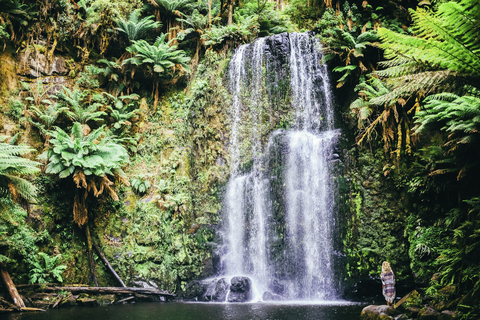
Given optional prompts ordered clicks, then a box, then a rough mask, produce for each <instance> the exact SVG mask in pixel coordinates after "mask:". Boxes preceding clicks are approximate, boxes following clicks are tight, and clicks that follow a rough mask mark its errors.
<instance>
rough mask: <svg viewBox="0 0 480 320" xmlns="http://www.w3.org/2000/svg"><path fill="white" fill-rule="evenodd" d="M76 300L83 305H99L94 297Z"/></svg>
mask: <svg viewBox="0 0 480 320" xmlns="http://www.w3.org/2000/svg"><path fill="white" fill-rule="evenodd" d="M76 302H77V303H78V304H80V305H81V306H89V307H92V306H97V305H98V303H97V300H96V299H92V298H89V297H83V298H78V299H77V300H76Z"/></svg>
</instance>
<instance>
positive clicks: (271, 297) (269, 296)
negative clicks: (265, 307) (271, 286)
mask: <svg viewBox="0 0 480 320" xmlns="http://www.w3.org/2000/svg"><path fill="white" fill-rule="evenodd" d="M262 300H263V301H282V300H283V297H282V296H280V295H278V294H275V293H271V292H270V291H265V292H264V293H263V295H262Z"/></svg>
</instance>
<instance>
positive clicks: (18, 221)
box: [0, 197, 48, 268]
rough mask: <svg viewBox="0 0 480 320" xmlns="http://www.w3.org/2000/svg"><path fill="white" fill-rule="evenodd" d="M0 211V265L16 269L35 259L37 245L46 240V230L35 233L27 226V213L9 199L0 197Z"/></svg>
mask: <svg viewBox="0 0 480 320" xmlns="http://www.w3.org/2000/svg"><path fill="white" fill-rule="evenodd" d="M0 211H1V214H0V263H3V264H8V265H9V266H11V267H14V268H16V267H18V266H19V265H20V264H21V262H22V261H29V260H32V259H35V257H34V253H35V252H37V243H38V242H41V241H43V240H44V239H45V238H47V236H48V232H47V230H44V231H42V232H36V231H35V230H34V229H33V228H32V227H31V226H30V225H28V224H27V223H26V222H25V219H26V218H27V216H28V214H27V212H26V211H25V210H23V209H22V208H21V207H20V205H18V204H16V203H14V202H13V200H12V199H11V197H0Z"/></svg>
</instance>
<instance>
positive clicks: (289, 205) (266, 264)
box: [218, 33, 338, 300]
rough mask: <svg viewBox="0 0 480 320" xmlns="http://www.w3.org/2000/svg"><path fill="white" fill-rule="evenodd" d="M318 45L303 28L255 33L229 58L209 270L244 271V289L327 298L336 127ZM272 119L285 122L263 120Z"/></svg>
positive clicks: (257, 294)
mask: <svg viewBox="0 0 480 320" xmlns="http://www.w3.org/2000/svg"><path fill="white" fill-rule="evenodd" d="M318 45H319V44H318V43H317V41H316V40H315V39H314V38H313V37H312V34H311V33H291V34H281V35H277V36H273V37H268V38H260V39H258V40H256V41H255V42H254V43H252V44H248V45H242V46H240V47H239V48H238V49H237V50H236V51H235V53H234V55H233V57H232V59H231V62H230V65H229V79H230V91H231V95H232V105H231V108H230V110H229V111H230V121H231V127H230V141H229V157H230V167H231V175H230V179H229V182H228V184H227V186H226V191H225V195H224V200H223V209H222V212H221V228H220V233H221V235H222V239H223V245H222V246H220V249H219V252H218V254H219V256H220V266H221V267H220V271H219V273H220V274H219V275H220V276H224V277H227V276H239V275H241V276H247V277H249V278H250V279H251V280H252V284H253V291H254V299H262V297H263V298H264V299H266V298H265V297H270V298H271V297H274V298H275V299H276V300H280V299H282V300H283V299H288V300H327V299H335V298H336V288H335V281H334V261H333V256H334V250H333V246H334V244H333V241H332V237H333V234H332V233H333V229H334V225H335V219H334V214H333V211H334V210H333V207H334V200H333V197H334V192H333V189H334V186H333V177H332V174H331V171H332V168H331V161H330V160H331V159H332V155H333V153H334V152H333V150H334V147H335V144H336V141H337V137H338V130H334V121H333V106H332V99H331V92H330V86H329V79H328V73H327V69H326V67H325V66H323V65H320V64H319V61H320V59H321V54H320V52H319V51H318V48H317V47H316V46H318ZM285 83H287V85H284V84H285ZM285 104H286V105H285ZM287 109H288V110H287ZM285 110H287V111H285ZM289 115H291V117H289ZM265 119H270V123H265V122H266V121H265ZM280 121H288V122H289V123H290V129H288V130H273V129H274V127H275V126H277V127H278V124H279V123H280Z"/></svg>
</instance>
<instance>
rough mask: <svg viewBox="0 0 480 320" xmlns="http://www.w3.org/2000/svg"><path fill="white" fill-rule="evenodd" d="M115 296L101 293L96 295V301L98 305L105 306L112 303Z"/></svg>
mask: <svg viewBox="0 0 480 320" xmlns="http://www.w3.org/2000/svg"><path fill="white" fill-rule="evenodd" d="M116 298H117V296H116V295H114V294H102V295H99V296H97V297H96V300H97V303H98V305H99V306H106V305H109V304H113V303H114V302H115V300H116Z"/></svg>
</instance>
